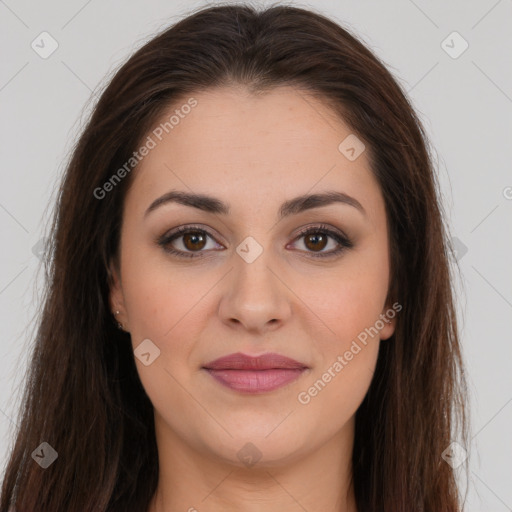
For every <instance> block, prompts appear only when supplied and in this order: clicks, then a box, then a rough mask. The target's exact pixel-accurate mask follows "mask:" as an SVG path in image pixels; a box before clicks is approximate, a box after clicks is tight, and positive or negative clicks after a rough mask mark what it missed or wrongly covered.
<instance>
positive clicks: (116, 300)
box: [107, 263, 126, 330]
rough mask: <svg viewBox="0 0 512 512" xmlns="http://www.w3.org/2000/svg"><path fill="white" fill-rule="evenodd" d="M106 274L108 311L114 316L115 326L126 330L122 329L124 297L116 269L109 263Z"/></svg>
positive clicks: (124, 319)
mask: <svg viewBox="0 0 512 512" xmlns="http://www.w3.org/2000/svg"><path fill="white" fill-rule="evenodd" d="M107 273H108V284H109V301H110V310H111V312H112V314H113V316H114V319H115V321H116V323H117V326H118V327H119V328H120V329H123V330H126V329H125V327H124V325H125V324H126V313H125V307H124V295H123V289H122V287H121V279H120V277H119V271H118V269H117V268H116V266H115V265H114V264H113V263H111V264H110V265H109V267H108V269H107Z"/></svg>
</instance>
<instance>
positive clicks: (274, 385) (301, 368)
mask: <svg viewBox="0 0 512 512" xmlns="http://www.w3.org/2000/svg"><path fill="white" fill-rule="evenodd" d="M203 369H204V370H206V371H207V372H208V373H209V374H210V375H211V376H212V377H213V378H214V379H215V380H216V381H217V382H219V383H220V384H222V385H224V386H226V387H228V388H230V389H233V390H235V391H239V392H242V393H265V392H268V391H273V390H275V389H278V388H281V387H283V386H285V385H286V384H289V383H291V382H293V381H294V380H296V379H298V378H299V377H300V376H301V375H302V374H303V373H304V372H306V371H307V370H308V369H309V367H308V366H307V365H305V364H303V363H300V362H299V361H296V360H294V359H291V358H289V357H285V356H282V355H280V354H275V353H267V354H263V355H261V356H258V357H252V356H247V355H245V354H242V353H240V352H238V353H236V354H231V355H229V356H225V357H221V358H219V359H216V360H215V361H212V362H210V363H208V364H206V365H205V366H203Z"/></svg>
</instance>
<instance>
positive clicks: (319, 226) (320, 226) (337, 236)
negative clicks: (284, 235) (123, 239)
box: [157, 222, 353, 254]
mask: <svg viewBox="0 0 512 512" xmlns="http://www.w3.org/2000/svg"><path fill="white" fill-rule="evenodd" d="M210 229H211V230H213V228H210V227H208V228H205V227H202V226H200V225H195V224H190V225H188V224H185V225H182V226H178V227H177V228H174V229H171V230H169V231H168V232H166V233H164V234H163V235H162V236H160V237H158V238H157V242H159V243H160V244H165V243H170V242H171V241H174V240H178V239H180V238H181V237H182V236H184V235H185V234H187V233H188V232H193V231H202V232H204V233H206V235H207V236H209V237H210V238H211V239H212V240H214V241H215V243H219V244H221V245H225V244H224V243H223V242H219V240H218V239H217V237H216V236H215V235H214V234H212V233H211V232H210ZM315 230H318V231H319V232H326V233H327V236H328V237H330V238H331V239H334V240H335V241H336V243H337V244H340V245H349V246H352V245H353V242H352V239H351V238H350V237H348V236H347V235H346V234H345V232H344V231H343V230H341V229H339V228H335V227H332V226H327V225H325V223H322V222H320V223H314V224H312V225H306V226H304V227H302V228H300V229H299V232H298V233H296V234H295V235H294V236H293V240H292V241H293V242H295V241H296V240H297V239H300V238H302V237H304V236H306V235H307V234H308V233H309V232H310V231H313V232H314V231H315ZM213 231H215V230H213ZM174 237H175V238H174ZM171 238H174V240H170V239H171ZM220 238H223V237H220ZM343 242H345V243H343ZM177 250H178V251H181V249H177ZM183 252H188V251H183ZM190 252H191V253H193V252H194V251H190ZM201 252H206V251H197V253H198V254H199V253H201ZM326 254H327V253H326Z"/></svg>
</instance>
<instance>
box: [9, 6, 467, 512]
mask: <svg viewBox="0 0 512 512" xmlns="http://www.w3.org/2000/svg"><path fill="white" fill-rule="evenodd" d="M438 196H439V194H438V184H437V181H436V177H435V174H434V171H433V168H432V163H431V158H430V156H429V153H428V150H427V143H426V136H425V134H424V131H423V129H422V127H421V124H420V122H419V120H418V118H417V116H416V115H415V113H414V111H413V109H412V107H411V105H410V104H409V102H408V101H407V99H406V97H405V95H404V93H403V92H402V91H401V89H400V87H399V86H398V85H397V83H396V82H395V80H394V79H393V78H392V76H391V75H390V73H389V72H388V71H387V70H386V69H385V67H384V66H383V65H382V63H380V61H379V60H378V59H377V58H376V57H375V56H374V55H373V54H372V53H371V52H370V51H369V50H368V49H367V48H366V47H365V46H364V45H362V44H361V43H360V42H359V41H358V40H357V39H356V38H355V37H354V36H352V35H351V34H350V33H349V32H347V31H346V30H345V29H343V28H341V27H340V26H338V25H337V24H335V23H333V22H331V21H330V20H328V19H327V18H326V17H324V16H322V15H320V14H317V13H314V12H311V11H308V10H304V9H299V8H294V7H285V6H281V7H279V6H276V7H272V8H269V9H267V10H263V11H261V12H257V11H256V10H255V9H253V8H251V7H248V6H234V5H232V6H219V7H210V8H206V9H203V10H201V11H198V12H196V13H194V14H192V15H190V16H189V17H187V18H185V19H184V20H182V21H180V22H179V23H177V24H176V25H175V26H173V27H171V28H169V29H167V30H165V31H164V32H163V33H161V34H160V35H158V36H157V37H155V38H154V39H153V40H152V41H150V42H148V43H147V44H146V45H145V46H143V47H142V48H141V49H140V50H139V51H137V52H136V53H135V55H133V56H132V57H131V58H130V59H129V60H128V61H127V62H126V64H124V65H123V66H122V68H121V69H120V70H119V71H118V72H117V73H116V75H115V76H114V78H113V79H112V81H111V83H110V84H109V85H108V87H107V88H106V90H105V91H104V92H103V94H102V96H101V98H100V99H99V101H98V103H97V105H96V107H95V110H94V112H93V115H92V117H91V119H90V121H89V123H88V125H87V127H86V128H85V130H84V132H83V134H82V136H81V138H80V140H79V141H78V144H77V145H76V147H75V149H74V152H73V155H72V158H71V161H70V163H69V166H68V168H67V172H66V174H65V177H64V181H63V185H62V188H61V191H60V198H59V202H58V207H57V211H56V214H55V220H54V224H53V229H52V233H53V238H52V242H53V243H52V245H51V248H52V253H51V254H50V255H49V257H48V265H49V268H48V271H49V276H50V278H49V281H48V293H47V296H46V301H45V306H44V311H43V313H42V316H41V323H40V326H39V330H38V334H37V344H36V347H35V352H34V355H33V360H32V365H31V368H30V375H29V379H28V383H27V390H26V395H25V399H24V404H23V411H22V412H23V414H22V417H21V420H20V428H19V432H18V434H17V439H16V443H15V446H14V449H13V451H12V453H11V455H10V459H9V463H8V466H7V471H6V474H5V479H4V483H3V489H2V501H1V505H0V512H7V510H8V509H9V507H12V508H13V509H16V510H18V511H27V512H28V511H35V510H37V511H39V512H44V511H51V512H56V511H61V510H62V511H64V510H66V511H69V510H72V511H80V512H82V511H84V512H85V511H99V510H104V511H123V512H124V511H127V510H133V511H147V512H164V511H170V510H173V511H174V510H189V511H193V510H198V511H218V510H238V511H244V510H265V511H273V510H287V511H288V510H289V511H292V510H309V511H313V510H336V511H338V512H355V511H357V512H370V511H372V512H375V511H379V512H388V511H389V512H391V511H393V512H399V511H403V512H405V511H407V512H410V511H413V510H415V511H423V512H427V511H435V512H440V511H443V512H449V511H459V510H461V508H462V503H461V498H460V496H459V492H458V489H457V484H456V480H455V473H454V468H455V466H456V465H455V464H449V463H448V462H446V459H447V458H446V457H445V456H444V454H446V449H447V448H448V447H449V446H450V443H451V439H452V436H454V437H457V438H460V439H462V443H463V444H464V440H465V436H466V435H467V434H466V419H465V414H466V413H465V386H464V376H463V373H462V361H461V353H460V346H459V339H458V331H457V323H456V317H455V309H454V304H453V302H454V299H453V295H452V293H453V292H452V286H451V279H452V276H451V275H450V267H449V259H448V258H449V251H448V249H449V244H448V236H447V228H446V226H445V225H444V222H443V217H442V208H441V206H440V202H439V197H438Z"/></svg>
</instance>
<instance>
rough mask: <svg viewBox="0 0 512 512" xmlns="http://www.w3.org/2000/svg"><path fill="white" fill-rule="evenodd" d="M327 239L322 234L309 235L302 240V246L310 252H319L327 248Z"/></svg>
mask: <svg viewBox="0 0 512 512" xmlns="http://www.w3.org/2000/svg"><path fill="white" fill-rule="evenodd" d="M327 239H328V237H327V236H325V234H322V233H310V234H309V235H307V236H306V237H305V238H304V245H305V246H306V247H307V248H308V249H311V250H312V251H321V250H323V249H325V247H326V246H327Z"/></svg>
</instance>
